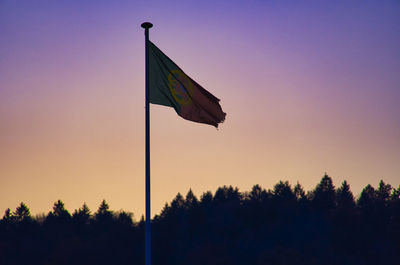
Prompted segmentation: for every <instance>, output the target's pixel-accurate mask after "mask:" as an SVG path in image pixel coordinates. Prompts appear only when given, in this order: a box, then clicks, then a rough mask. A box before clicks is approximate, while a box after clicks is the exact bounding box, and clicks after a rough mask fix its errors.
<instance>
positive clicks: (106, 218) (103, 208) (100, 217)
mask: <svg viewBox="0 0 400 265" xmlns="http://www.w3.org/2000/svg"><path fill="white" fill-rule="evenodd" d="M94 218H95V220H96V222H97V223H100V224H103V225H104V224H111V223H112V220H113V213H112V211H110V206H109V205H108V203H107V202H106V200H103V201H102V202H101V204H100V206H99V209H98V210H97V212H96V213H95V214H94Z"/></svg>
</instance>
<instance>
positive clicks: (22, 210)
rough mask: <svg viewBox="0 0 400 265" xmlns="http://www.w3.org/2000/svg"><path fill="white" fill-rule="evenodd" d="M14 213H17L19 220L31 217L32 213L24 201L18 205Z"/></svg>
mask: <svg viewBox="0 0 400 265" xmlns="http://www.w3.org/2000/svg"><path fill="white" fill-rule="evenodd" d="M14 215H15V218H16V221H18V222H21V221H26V220H28V219H31V213H30V211H29V208H28V206H26V204H25V203H23V202H21V204H20V205H19V206H18V207H17V209H16V210H15V214H14Z"/></svg>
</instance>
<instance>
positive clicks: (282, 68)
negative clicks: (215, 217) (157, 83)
mask: <svg viewBox="0 0 400 265" xmlns="http://www.w3.org/2000/svg"><path fill="white" fill-rule="evenodd" d="M399 14H400V2H399V1H394V0H392V1H391V0H387V1H386V0H385V1H382V0H375V1H371V0H365V1H348V0H346V1H273V0H271V1H269V0H268V1H267V0H264V1H261V0H250V1H232V0H226V1H218V0H212V1H208V0H203V1H165V0H164V1H161V0H160V1H136V2H135V1H128V0H126V1H105V0H86V1H71V0H58V1H53V0H36V1H31V0H18V1H14V0H0V218H1V217H2V216H3V212H4V210H5V209H6V208H8V207H10V208H11V209H12V210H14V209H15V207H17V206H18V204H19V203H20V202H21V201H23V202H25V203H26V204H27V205H28V206H29V207H30V209H31V212H32V213H33V214H38V213H47V212H48V211H50V210H51V208H52V205H53V203H54V202H55V201H56V200H58V199H61V200H63V201H64V203H65V206H66V208H67V209H68V210H70V211H71V212H72V211H73V210H74V209H76V208H79V207H81V205H82V204H83V203H84V202H86V203H87V204H88V206H89V208H90V209H91V210H92V212H94V211H96V210H97V207H98V206H99V204H100V202H101V200H102V199H106V200H107V201H108V202H109V204H110V207H111V209H113V210H120V209H124V210H127V211H131V212H133V213H134V215H135V218H136V220H138V219H139V218H140V216H141V215H142V214H143V212H144V33H143V29H142V28H141V27H140V24H141V23H142V22H144V21H150V22H152V23H153V24H154V27H153V28H152V29H151V30H150V39H151V40H152V42H153V43H155V44H156V45H157V46H158V47H159V48H160V49H161V50H163V51H164V52H165V53H166V54H167V55H168V56H169V57H170V58H171V59H172V60H174V61H175V63H177V64H178V65H179V66H180V67H181V68H182V69H183V70H184V71H185V72H186V73H187V74H188V75H189V76H191V77H192V78H193V79H194V80H196V81H197V82H198V83H199V84H200V85H202V86H203V87H204V88H206V89H207V90H208V91H210V92H211V93H212V94H214V95H215V96H217V97H218V98H220V99H221V105H222V108H223V110H224V111H225V112H226V113H227V118H226V121H225V122H224V123H223V124H222V125H220V128H219V130H216V129H215V128H214V127H212V126H208V125H204V124H198V123H193V122H189V121H187V120H184V119H182V118H180V117H179V116H178V115H177V114H176V113H175V112H174V110H173V109H172V108H167V107H163V106H157V105H151V159H152V160H151V181H152V213H153V214H156V213H159V212H160V210H161V209H162V207H163V205H164V203H165V202H167V201H168V202H169V201H171V199H172V198H173V197H174V196H175V195H176V194H177V193H178V192H181V193H182V194H184V195H185V194H186V192H187V191H188V189H189V188H192V189H193V191H194V193H195V194H196V195H198V196H200V195H201V194H202V193H203V192H204V191H207V190H211V191H212V192H214V191H215V190H216V188H217V187H219V186H222V185H233V186H238V187H239V189H240V190H241V191H247V190H249V189H251V187H252V186H253V185H254V184H260V185H262V186H263V187H265V188H273V185H274V184H275V183H277V182H278V181H279V180H288V181H289V182H290V183H291V184H293V185H294V184H296V182H297V181H299V182H300V183H301V184H302V185H303V186H304V188H305V189H306V190H310V189H312V188H314V186H315V185H316V184H317V183H318V182H319V180H320V179H321V177H322V176H323V174H324V173H325V172H327V173H328V174H329V175H330V176H331V177H332V178H333V180H334V184H335V185H336V186H340V184H341V182H342V181H343V180H344V179H346V180H347V181H348V182H349V183H350V185H351V188H352V191H353V192H354V194H355V195H358V194H359V193H360V191H361V189H362V188H363V187H364V186H365V185H366V184H368V183H370V184H372V185H373V186H377V184H378V182H379V180H380V179H383V180H384V181H385V182H388V183H390V184H392V185H393V186H396V187H398V186H399V184H400V34H399V29H400V15H399Z"/></svg>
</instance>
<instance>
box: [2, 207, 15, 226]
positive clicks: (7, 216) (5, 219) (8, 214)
mask: <svg viewBox="0 0 400 265" xmlns="http://www.w3.org/2000/svg"><path fill="white" fill-rule="evenodd" d="M12 218H13V215H12V214H11V210H10V208H7V209H6V210H5V212H4V216H3V222H7V223H9V222H11V221H12Z"/></svg>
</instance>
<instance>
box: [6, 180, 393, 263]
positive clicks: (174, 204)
mask: <svg viewBox="0 0 400 265" xmlns="http://www.w3.org/2000/svg"><path fill="white" fill-rule="evenodd" d="M152 247H153V249H152V253H153V264H155V265H158V264H173V265H179V264H191V265H197V264H199V265H200V264H211V265H212V264H226V265H230V264H238V265H239V264H240V265H242V264H260V265H261V264H273V265H275V264H276V265H280V264H282V265H284V264H291V265H292V264H294V265H296V264H300V265H301V264H307V265H313V264H324V265H325V264H327V265H329V264H340V265H342V264H344V265H346V264H351V265H364V264H367V265H368V264H374V265H375V264H387V265H392V264H393V265H395V264H400V187H398V188H397V189H396V188H392V186H391V185H389V184H386V183H385V182H383V181H381V182H380V183H379V185H378V187H377V189H374V188H373V187H372V186H371V185H367V186H366V187H365V188H364V189H363V190H362V192H361V194H360V196H359V197H358V199H357V200H355V198H354V196H353V194H352V192H351V190H350V186H349V184H348V183H347V182H346V181H344V182H343V183H342V184H341V186H340V187H339V188H338V189H335V186H334V185H333V181H332V179H331V178H330V177H329V176H328V175H326V174H325V176H323V178H322V179H321V181H320V183H319V184H318V185H317V186H316V187H315V189H314V190H312V191H309V192H307V193H306V192H305V191H304V189H303V187H302V186H301V185H300V184H299V183H297V184H296V185H295V186H294V187H292V186H291V185H290V184H289V183H288V182H287V181H286V182H283V181H280V182H279V183H277V184H276V185H275V186H274V188H273V189H272V190H265V189H264V188H262V187H261V186H259V185H255V186H253V188H252V189H251V191H250V192H244V193H241V192H239V190H238V188H234V187H232V186H223V187H220V188H218V189H217V190H216V192H215V194H212V193H211V192H209V191H208V192H205V193H203V194H202V195H201V196H200V199H198V198H197V197H196V195H195V194H194V193H193V192H192V190H189V192H188V193H187V194H186V196H182V195H181V194H180V193H178V194H177V196H176V197H175V198H174V199H173V200H172V201H171V203H166V204H165V206H164V208H163V210H162V211H161V213H160V214H159V215H156V216H155V217H154V219H153V220H152ZM0 264H2V265H3V264H4V265H8V264H10V265H13V264H32V265H35V264H44V265H51V264H57V265H63V264H74V265H75V264H76V265H79V264H85V265H87V264H144V219H143V217H142V218H141V220H140V221H139V222H135V221H134V220H133V219H132V214H131V213H128V212H124V211H120V212H114V211H111V210H110V207H109V205H108V204H107V202H106V201H105V200H103V201H102V202H101V204H100V206H99V208H98V210H97V211H96V212H95V213H94V214H92V213H91V211H90V210H89V208H88V206H87V205H86V204H85V203H84V204H83V206H82V207H81V208H80V209H77V210H75V211H74V212H73V214H72V215H71V214H70V213H69V212H68V211H67V210H66V208H65V206H64V203H63V202H62V201H61V200H58V201H57V202H55V203H54V207H53V210H52V211H51V212H49V213H48V214H47V216H42V217H32V216H31V214H30V211H29V208H28V207H27V206H26V205H25V204H24V203H21V204H20V205H19V206H18V207H17V208H16V210H15V212H12V211H11V210H10V209H7V210H6V211H5V213H4V216H3V218H2V220H1V221H0Z"/></svg>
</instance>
